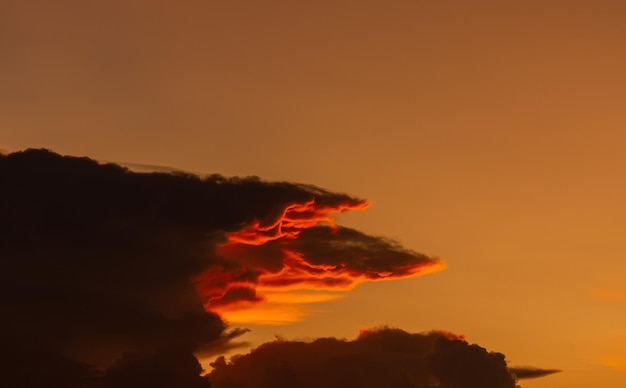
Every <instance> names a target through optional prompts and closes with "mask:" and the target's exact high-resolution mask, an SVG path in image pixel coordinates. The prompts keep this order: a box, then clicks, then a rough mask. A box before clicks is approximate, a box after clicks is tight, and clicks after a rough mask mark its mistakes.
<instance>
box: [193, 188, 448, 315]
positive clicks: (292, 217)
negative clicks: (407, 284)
mask: <svg viewBox="0 0 626 388" xmlns="http://www.w3.org/2000/svg"><path fill="white" fill-rule="evenodd" d="M368 206H369V203H368V202H367V201H364V200H358V199H351V198H349V197H348V198H346V197H337V198H336V199H335V200H333V198H330V199H329V198H328V197H323V198H321V200H317V198H313V199H310V200H306V201H303V202H295V203H290V204H288V205H286V206H285V207H284V209H283V210H282V212H279V213H278V215H275V216H273V217H268V219H265V220H258V219H255V220H252V221H251V222H249V223H248V224H247V225H244V226H243V227H242V228H241V229H240V230H237V231H232V232H229V233H226V241H225V242H223V243H222V244H220V245H219V246H218V248H217V255H218V257H219V258H220V261H221V262H223V263H224V264H223V265H219V266H213V267H211V268H209V269H208V270H206V271H204V272H203V273H202V274H200V275H199V276H197V277H196V279H195V284H196V288H197V290H198V292H199V293H200V294H201V295H202V297H203V299H204V301H205V302H204V303H205V308H206V309H207V310H211V311H216V312H218V313H220V314H221V315H222V316H223V317H225V318H226V319H227V320H230V321H234V322H256V323H260V322H263V323H273V324H280V323H287V322H293V321H297V320H299V319H301V317H302V316H304V315H305V314H306V311H305V309H304V308H303V307H301V305H302V304H305V303H314V302H319V301H326V300H332V299H335V298H337V297H339V296H340V295H337V294H321V295H319V294H318V295H317V296H315V297H311V294H306V293H303V290H316V291H318V292H320V291H331V290H332V291H337V290H349V289H351V288H353V287H354V286H355V285H357V284H359V283H361V282H364V281H377V280H387V279H396V278H402V277H409V276H416V275H421V274H425V273H429V272H433V271H438V270H440V269H442V268H444V264H443V262H442V261H441V260H440V259H438V258H431V257H429V256H426V255H423V254H420V253H417V252H414V251H411V250H408V249H405V248H403V247H402V246H400V245H399V244H398V243H397V242H395V241H392V240H389V239H385V238H382V237H374V236H368V235H366V234H363V233H361V232H359V231H356V230H354V229H350V228H345V227H340V226H337V225H336V224H335V222H334V220H333V218H332V216H331V215H332V214H334V213H340V212H344V211H349V210H362V209H366V208H367V207H368ZM279 293H284V295H283V297H277V295H278V294H279ZM270 295H271V297H269V296H270ZM277 300H279V301H277Z"/></svg>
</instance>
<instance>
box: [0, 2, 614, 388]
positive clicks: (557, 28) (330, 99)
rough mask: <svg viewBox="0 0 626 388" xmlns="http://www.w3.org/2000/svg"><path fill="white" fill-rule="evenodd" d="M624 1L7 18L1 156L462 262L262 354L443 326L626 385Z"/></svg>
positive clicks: (272, 329) (209, 5) (49, 7)
mask: <svg viewBox="0 0 626 388" xmlns="http://www.w3.org/2000/svg"><path fill="white" fill-rule="evenodd" d="M625 18H626V2H623V1H618V0H614V1H603V0H597V1H575V0H570V1H524V2H501V1H486V0H481V1H419V0H415V1H408V0H407V1H385V2H383V1H370V0H360V1H315V2H304V1H302V2H300V1H286V0H284V1H281V0H267V1H262V2H261V1H259V2H255V1H227V2H226V1H224V2H217V1H179V2H171V1H164V0H158V1H128V0H123V1H122V0H115V1H92V2H84V1H79V0H61V1H55V2H49V1H44V0H38V1H37V0H34V1H29V0H19V1H18V0H15V1H13V0H0V57H1V58H2V60H1V61H0V85H1V87H0V148H1V149H4V150H8V151H16V150H21V149H25V148H28V147H45V148H49V149H52V150H54V151H55V152H59V153H62V154H69V155H78V156H83V155H87V156H89V157H92V158H94V159H98V160H102V161H115V162H128V163H138V164H145V165H159V166H172V167H176V168H180V169H183V170H188V171H194V172H201V173H213V172H217V173H221V174H224V175H258V176H261V177H262V178H264V179H270V180H288V181H296V182H305V183H312V184H315V185H318V186H321V187H324V188H328V189H331V190H336V191H341V192H346V193H350V194H353V195H356V196H359V197H363V198H367V199H368V200H369V201H370V202H371V206H370V208H369V209H367V210H365V211H362V212H353V213H350V214H346V215H341V216H339V217H338V218H337V219H338V221H339V222H340V223H341V224H343V225H347V226H351V227H355V228H358V229H360V230H363V231H365V232H367V233H370V234H374V235H379V234H380V235H386V236H390V237H393V238H396V239H397V240H399V241H401V242H402V244H403V245H404V246H406V247H410V248H412V249H415V250H417V251H419V252H423V253H426V254H429V255H434V256H439V257H442V258H444V259H445V260H446V262H447V265H448V268H447V269H445V270H444V271H441V272H438V273H436V274H429V275H426V276H422V277H418V278H411V279H404V280H397V281H390V282H376V283H365V284H361V285H358V286H357V287H356V288H355V289H353V290H352V291H350V292H348V293H345V295H344V297H342V298H339V299H335V300H332V301H327V302H323V303H316V304H311V305H309V306H310V309H311V315H309V316H308V317H305V319H303V320H301V321H299V322H296V323H291V324H287V325H282V326H268V325H254V324H246V325H245V326H246V327H249V328H250V329H252V331H251V332H250V333H249V334H247V335H246V336H247V339H248V340H249V341H252V342H253V343H261V342H263V341H267V340H268V339H271V338H273V337H274V335H275V334H280V335H283V336H285V337H287V338H301V337H308V338H313V337H318V336H339V337H347V338H354V337H355V336H356V334H357V333H358V330H359V329H363V328H368V327H372V326H377V325H390V326H395V327H401V328H402V329H404V330H407V331H411V332H416V331H423V330H430V329H445V330H450V331H453V332H456V333H463V334H465V335H466V336H467V338H468V340H469V341H471V342H477V343H479V344H481V345H482V346H484V347H486V348H488V349H490V350H496V351H500V352H503V353H504V354H506V356H507V360H508V361H509V363H511V364H513V365H520V364H531V365H536V366H540V367H545V368H556V369H562V370H563V371H564V372H563V373H560V374H556V375H554V376H550V377H546V378H543V379H538V380H530V381H523V382H522V385H523V386H524V387H530V388H542V387H551V388H583V387H585V388H586V387H589V386H601V387H603V388H618V387H623V386H624V385H625V384H626V281H625V280H624V274H626V264H625V261H624V255H625V254H626V248H625V247H624V243H623V233H624V230H625V229H626V207H624V205H623V198H625V197H626V183H624V182H625V181H624V179H623V178H622V173H623V171H624V169H625V168H626V156H624V152H623V150H624V149H625V147H626V130H625V129H624V128H626V116H625V115H624V111H623V107H624V106H626V75H625V73H624V70H623V69H625V68H626V50H624V47H625V46H626V24H625V23H624V20H625Z"/></svg>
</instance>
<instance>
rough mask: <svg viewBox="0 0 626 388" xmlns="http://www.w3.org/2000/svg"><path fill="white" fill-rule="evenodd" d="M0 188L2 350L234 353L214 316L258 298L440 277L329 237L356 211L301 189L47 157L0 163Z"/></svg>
mask: <svg viewBox="0 0 626 388" xmlns="http://www.w3.org/2000/svg"><path fill="white" fill-rule="evenodd" d="M0 185H1V186H0V260H1V265H2V271H0V303H1V305H2V308H3V319H2V320H1V321H0V340H5V339H9V338H10V339H11V341H12V343H13V344H14V345H12V347H11V348H12V349H43V350H45V351H46V352H48V354H53V355H55V357H58V358H59V359H67V360H70V361H72V360H76V361H77V362H78V361H80V363H86V364H92V365H96V366H106V365H111V364H112V363H113V362H114V361H115V360H116V359H118V358H119V357H120V355H121V354H122V353H123V352H127V351H133V352H140V353H141V354H153V353H150V352H155V351H156V350H155V349H162V348H163V347H166V346H169V345H171V344H181V343H184V344H189V345H190V346H193V347H194V348H195V349H196V352H197V353H201V354H215V352H216V351H220V350H223V349H227V348H229V347H232V346H236V345H237V342H236V337H237V336H238V335H240V334H241V333H242V331H241V330H230V329H229V328H228V327H227V325H226V323H225V322H224V321H223V318H222V317H220V316H219V315H218V314H217V313H216V312H219V308H220V306H224V305H229V306H231V307H232V306H233V305H235V304H237V303H242V304H245V305H246V306H247V308H249V307H250V306H251V305H254V303H258V302H260V301H262V300H263V299H264V297H263V295H262V294H259V293H257V290H256V288H257V286H259V285H262V286H263V287H265V288H266V289H267V288H273V289H283V288H286V289H288V288H294V287H295V288H323V289H325V288H349V287H351V286H353V285H354V284H357V283H358V282H360V281H364V280H379V279H385V278H395V277H402V276H411V275H415V274H417V273H422V272H428V271H429V270H432V269H434V268H439V267H440V266H441V261H439V260H438V259H434V258H430V257H428V256H425V255H421V254H418V253H416V252H413V251H410V250H406V249H404V248H402V247H401V246H400V245H398V244H397V243H395V242H393V241H390V240H386V239H384V238H380V237H372V236H367V235H364V234H362V233H360V232H358V231H355V230H352V229H348V228H341V227H337V226H335V225H334V223H333V221H332V219H331V218H330V215H331V214H332V213H336V212H341V211H346V210H352V209H362V208H365V207H366V206H367V202H366V201H364V200H362V199H358V198H354V197H351V196H348V195H345V194H340V193H333V192H330V191H327V190H323V189H320V188H317V187H315V186H310V185H302V184H294V183H286V182H275V183H272V182H264V181H261V180H260V179H258V178H224V177H222V176H219V175H211V176H207V177H205V178H200V177H198V176H195V175H191V174H186V173H180V172H173V173H163V172H156V173H138V172H132V171H129V170H128V169H126V168H124V167H121V166H119V165H115V164H110V163H109V164H99V163H97V162H96V161H94V160H91V159H89V158H85V157H83V158H77V157H66V156H60V155H58V154H55V153H53V152H50V151H47V150H27V151H23V152H16V153H11V154H8V155H1V156H0ZM6 353H7V355H9V356H10V354H14V353H15V352H9V351H7V352H6ZM16 359H19V358H16ZM125 360H126V361H129V359H125ZM126 361H124V362H126ZM72 362H74V361H72ZM116 365H119V364H116ZM123 365H127V363H126V364H123ZM66 369H67V370H70V369H72V368H69V367H68V368H66ZM79 369H80V368H74V369H73V370H79ZM74 375H75V377H76V376H78V375H80V373H74Z"/></svg>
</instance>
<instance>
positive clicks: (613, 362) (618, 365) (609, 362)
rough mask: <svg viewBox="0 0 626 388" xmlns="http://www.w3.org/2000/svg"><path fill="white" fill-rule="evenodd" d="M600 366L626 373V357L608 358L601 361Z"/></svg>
mask: <svg viewBox="0 0 626 388" xmlns="http://www.w3.org/2000/svg"><path fill="white" fill-rule="evenodd" d="M602 364H603V365H606V366H608V367H610V368H613V369H616V370H621V371H626V357H624V356H621V357H620V356H609V357H605V358H604V359H602Z"/></svg>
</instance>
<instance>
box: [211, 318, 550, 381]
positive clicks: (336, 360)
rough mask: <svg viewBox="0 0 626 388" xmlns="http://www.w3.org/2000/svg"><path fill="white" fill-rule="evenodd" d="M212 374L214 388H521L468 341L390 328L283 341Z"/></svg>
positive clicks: (494, 357)
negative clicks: (349, 336)
mask: <svg viewBox="0 0 626 388" xmlns="http://www.w3.org/2000/svg"><path fill="white" fill-rule="evenodd" d="M213 367H214V369H213V371H212V372H211V374H210V375H209V377H210V380H211V382H212V384H213V387H215V388H230V387H239V388H247V387H255V388H264V387H268V388H269V387H272V388H274V387H302V388H307V387H327V388H332V387H337V388H339V387H342V388H343V387H363V388H367V387H372V388H374V387H376V388H379V387H406V388H410V387H413V388H416V387H419V388H426V387H432V388H435V387H438V388H447V387H454V388H478V387H480V388H515V387H516V380H517V378H521V377H522V376H517V377H516V375H515V374H514V373H512V370H515V369H509V368H508V367H507V364H506V361H505V357H504V355H502V354H500V353H494V352H488V351H487V350H485V349H484V348H482V347H480V346H478V345H475V344H469V343H468V342H466V341H465V340H464V339H463V336H457V335H454V334H451V333H446V332H429V333H422V334H411V333H407V332H405V331H402V330H399V329H388V328H383V329H378V330H372V331H366V332H363V333H361V335H360V336H359V337H358V338H357V339H356V340H353V341H347V340H340V339H335V338H321V339H317V340H315V341H312V342H301V341H284V340H277V341H274V342H270V343H266V344H263V345H261V346H259V347H258V348H256V349H254V350H252V351H251V352H250V353H248V354H246V355H242V356H236V357H233V358H232V359H231V360H230V362H227V361H226V360H225V359H224V358H223V357H221V358H218V359H217V361H216V362H215V363H214V364H213ZM526 370H529V369H528V368H526ZM535 371H539V370H538V369H535ZM534 375H538V372H535V373H534ZM524 377H529V376H524Z"/></svg>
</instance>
